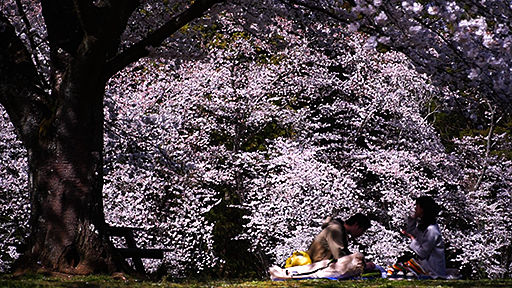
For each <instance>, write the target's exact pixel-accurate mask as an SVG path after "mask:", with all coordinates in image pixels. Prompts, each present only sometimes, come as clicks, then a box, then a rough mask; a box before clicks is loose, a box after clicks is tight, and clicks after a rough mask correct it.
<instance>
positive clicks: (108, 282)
mask: <svg viewBox="0 0 512 288" xmlns="http://www.w3.org/2000/svg"><path fill="white" fill-rule="evenodd" d="M0 287H66V288H68V287H69V288H75V287H76V288H80V287H155V288H156V287H170V288H171V287H172V288H188V287H212V288H213V287H219V288H230V287H248V288H262V287H275V288H280V287H283V288H287V287H290V288H291V287H293V288H300V287H323V288H328V287H329V288H335V287H354V288H356V287H374V288H383V287H512V280H510V279H509V280H450V281H442V280H438V281H433V280H428V281H425V280H417V281H408V280H400V281H397V280H394V281H393V280H387V279H376V280H342V281H333V280H324V279H319V280H291V281H277V282H272V281H269V280H265V281H263V280H235V279H232V280H197V279H194V280H188V279H185V280H184V279H180V280H163V281H158V282H152V281H148V280H139V279H134V278H128V279H126V278H124V277H123V276H118V277H110V276H87V277H67V276H61V277H56V276H43V275H33V276H23V277H12V276H11V275H9V274H0Z"/></svg>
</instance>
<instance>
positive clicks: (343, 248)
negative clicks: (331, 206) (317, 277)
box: [307, 213, 375, 270]
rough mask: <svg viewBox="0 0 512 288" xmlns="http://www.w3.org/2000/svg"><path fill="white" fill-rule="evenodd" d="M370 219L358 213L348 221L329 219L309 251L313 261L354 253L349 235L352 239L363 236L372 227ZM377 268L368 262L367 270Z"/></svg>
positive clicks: (337, 257)
mask: <svg viewBox="0 0 512 288" xmlns="http://www.w3.org/2000/svg"><path fill="white" fill-rule="evenodd" d="M370 226H371V223H370V219H368V217H366V215H364V214H361V213H357V214H355V215H354V216H352V217H350V218H349V219H348V220H347V221H343V220H341V219H328V221H326V222H325V223H324V224H323V225H322V232H320V234H318V235H317V236H316V237H315V239H314V240H313V243H311V245H310V247H309V250H308V251H307V253H308V255H309V257H310V258H311V261H312V262H313V263H315V262H318V261H321V260H326V259H339V258H341V257H343V256H345V255H350V254H352V253H351V252H350V251H349V250H348V241H349V238H348V235H350V237H351V238H352V239H355V238H357V237H359V236H361V235H362V234H363V233H364V232H365V231H366V230H367V229H368V228H370ZM373 269H375V264H373V263H372V262H368V263H366V264H365V270H373Z"/></svg>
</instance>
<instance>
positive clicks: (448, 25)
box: [0, 0, 511, 277]
mask: <svg viewBox="0 0 512 288" xmlns="http://www.w3.org/2000/svg"><path fill="white" fill-rule="evenodd" d="M41 2H42V3H41V5H40V4H39V3H38V2H37V1H14V2H13V1H7V0H6V1H2V9H1V10H0V25H1V26H0V39H2V41H0V43H1V44H0V53H1V54H0V56H2V57H1V61H0V77H1V78H2V79H1V81H0V83H1V84H0V85H1V86H0V87H2V88H1V89H0V102H1V103H2V105H3V106H4V108H5V110H6V111H7V113H8V115H9V119H10V121H11V122H12V123H13V124H14V127H15V130H16V132H17V135H18V138H19V139H20V141H21V143H22V144H23V146H24V148H25V149H26V151H27V157H28V163H27V165H28V166H27V167H28V168H26V169H27V171H28V179H27V181H28V194H29V195H30V201H31V202H30V206H31V214H30V221H29V226H30V237H28V238H27V239H28V243H27V244H28V248H27V250H26V253H24V255H23V257H22V258H20V260H19V261H18V262H17V264H18V266H17V269H16V271H20V272H21V271H24V270H33V271H59V272H65V273H71V274H88V273H93V272H112V271H116V270H124V271H128V270H130V268H129V267H128V266H127V265H126V263H124V261H122V259H121V258H120V257H119V255H117V254H116V253H115V252H114V250H113V246H112V244H111V243H110V241H109V239H108V235H107V233H106V223H105V214H104V213H105V211H104V210H105V209H104V208H105V207H106V208H108V209H107V210H106V211H107V212H106V213H107V217H106V218H107V220H108V221H109V223H111V224H123V223H127V221H131V222H130V223H133V224H135V225H139V226H142V227H146V228H148V229H149V230H151V229H153V231H154V232H155V233H158V234H161V235H165V237H164V239H165V240H164V241H163V242H161V243H160V244H161V245H165V246H172V247H175V249H176V250H175V251H176V252H173V253H172V254H171V255H168V256H166V257H168V258H167V259H166V263H167V264H168V265H169V267H170V269H171V270H179V269H182V267H183V266H184V265H185V266H186V265H188V264H187V263H188V262H189V260H190V259H191V258H193V259H195V260H197V261H196V264H194V265H195V266H194V265H192V266H189V267H188V269H191V270H194V269H195V270H198V269H203V268H204V267H207V266H210V265H213V264H214V263H221V264H222V260H218V259H216V257H215V255H213V254H212V253H208V251H211V250H212V248H213V247H214V241H213V240H212V239H213V238H214V237H213V236H212V234H213V232H212V231H213V230H214V229H215V225H214V224H213V223H212V222H208V217H207V216H206V215H207V214H208V212H210V211H212V209H214V208H215V207H221V206H220V204H222V203H223V204H226V203H228V204H230V205H233V204H235V205H236V207H237V208H239V209H247V210H248V211H251V213H252V214H250V215H246V217H248V218H247V220H248V224H247V226H246V227H247V229H248V230H247V231H246V233H245V235H240V237H241V238H243V237H250V238H252V239H254V241H253V249H255V251H259V252H260V255H270V256H272V257H274V259H277V260H281V259H282V258H283V257H284V255H285V254H286V252H285V251H287V250H288V249H290V248H291V247H292V246H295V247H297V246H303V245H304V243H306V242H307V241H308V239H309V238H308V237H309V236H311V235H312V234H313V233H314V232H315V229H317V228H316V226H315V223H318V222H319V221H320V218H322V217H324V216H325V214H340V215H341V216H347V215H349V214H350V213H352V212H355V210H362V211H365V212H368V213H372V214H373V215H374V216H375V218H376V219H380V220H379V221H378V224H376V225H375V226H374V227H376V228H378V229H375V228H374V232H373V235H372V236H373V238H370V239H363V240H362V244H363V245H364V246H366V247H368V248H366V251H365V252H368V253H369V254H370V256H371V257H373V258H374V260H376V261H380V262H383V263H387V262H390V261H392V260H393V257H396V255H397V254H398V253H399V252H400V251H401V250H400V249H401V248H400V247H403V246H404V245H402V244H404V243H403V240H399V239H396V238H397V233H396V232H394V231H395V229H396V228H397V227H398V226H399V225H400V224H399V223H401V221H402V220H403V219H402V218H403V217H404V216H405V215H407V214H408V212H409V211H408V209H409V207H410V206H411V205H412V200H411V198H410V196H415V195H419V194H421V193H430V194H433V195H434V196H436V198H437V200H438V201H439V202H440V203H442V205H443V207H444V208H445V211H447V212H446V213H447V214H445V215H444V216H445V217H443V218H442V221H444V222H442V224H443V225H445V228H446V229H445V230H446V238H447V239H448V240H449V241H450V244H452V243H453V246H454V249H458V247H463V245H464V244H465V243H472V244H474V243H481V244H482V245H480V246H478V247H479V248H478V249H477V251H478V253H480V252H482V253H481V255H486V256H489V257H488V258H487V259H489V260H488V261H490V262H488V263H486V264H484V265H483V268H482V267H479V266H478V265H479V264H478V263H477V262H478V261H477V260H478V258H477V257H476V256H475V257H472V256H470V254H469V253H470V251H467V250H464V249H462V248H460V249H462V252H461V251H458V252H457V253H459V257H460V260H461V261H462V262H464V263H468V264H470V265H473V267H475V269H477V270H478V269H483V270H486V269H487V270H488V271H487V270H486V272H485V273H486V275H494V276H493V277H495V276H496V275H506V274H507V273H510V272H507V271H510V268H509V267H510V257H509V256H506V255H510V253H509V249H510V248H509V247H510V243H509V242H507V240H506V239H510V237H508V236H507V235H508V234H506V233H509V232H507V231H509V229H508V228H507V227H508V226H506V223H507V222H500V221H495V220H492V219H491V218H490V216H486V215H485V213H484V212H485V211H489V210H485V211H484V209H482V205H489V204H490V203H495V202H493V201H492V200H490V199H493V198H492V197H496V198H497V197H498V196H499V197H500V198H502V199H504V201H506V199H509V198H507V197H509V195H510V188H509V186H508V184H509V182H507V181H508V180H503V181H500V182H499V183H500V184H499V185H498V186H499V187H498V186H493V185H494V184H493V183H494V182H493V179H497V178H498V177H499V175H509V171H508V170H507V168H506V167H507V166H499V165H495V164H494V163H499V162H500V161H498V160H496V159H499V158H492V157H493V155H491V154H490V153H486V154H485V157H484V159H485V161H484V162H482V163H479V162H478V163H479V165H482V166H481V167H484V168H485V169H483V168H482V169H480V170H478V171H477V172H478V173H475V172H474V171H472V169H473V168H472V165H473V164H467V165H466V164H462V163H464V162H463V161H462V160H460V158H458V157H457V156H458V154H453V155H450V154H445V153H443V149H444V147H443V146H442V145H441V142H440V141H439V139H438V138H437V135H436V133H435V131H434V130H433V129H432V127H431V126H429V125H428V123H427V122H426V121H425V119H426V117H427V116H428V113H429V112H430V111H428V110H426V109H425V107H428V105H429V100H430V99H432V96H436V97H437V94H442V93H446V94H452V93H454V92H458V93H460V94H464V93H468V91H469V92H471V91H474V90H475V88H476V87H478V90H479V93H480V95H481V96H482V97H483V98H484V99H488V101H489V102H490V103H492V104H493V105H497V106H500V107H503V109H509V107H510V99H509V95H508V91H510V81H509V79H510V68H509V66H508V65H509V64H508V63H510V62H511V61H509V60H510V59H509V57H510V36H509V33H508V29H509V25H510V21H508V16H509V14H510V10H511V7H510V3H508V2H506V1H484V2H481V1H480V2H474V3H473V2H471V3H468V2H467V1H451V2H441V1H430V2H427V3H425V2H424V1H421V3H420V1H387V2H384V1H371V2H367V1H354V2H350V1H348V2H345V1H295V0H291V1H285V0H282V1H226V2H225V3H223V4H222V5H215V4H216V3H217V2H220V1H208V0H204V1H194V2H193V3H189V2H187V1H168V2H167V1H163V2H161V1H142V2H139V1H64V0H62V1H59V2H50V1H41ZM28 7H30V9H28ZM207 11H209V13H208V14H206V16H204V17H203V14H204V13H206V12H207ZM196 20H198V21H199V20H200V21H202V22H201V24H199V25H197V22H194V21H196ZM340 25H342V26H345V25H350V28H351V29H352V30H353V31H356V30H359V31H364V32H366V33H368V34H371V35H372V36H371V37H369V38H367V40H365V41H366V44H365V45H364V46H365V48H376V49H377V50H379V51H387V50H396V51H399V52H401V53H403V54H404V55H407V57H408V58H409V60H410V61H411V62H405V60H404V59H402V58H401V57H403V56H401V55H402V54H396V53H389V54H388V53H386V54H385V55H384V56H382V55H381V56H382V58H379V59H378V60H375V59H377V58H378V56H375V55H377V54H367V52H363V51H360V50H358V49H360V48H361V46H362V43H361V42H357V41H356V42H357V44H354V45H356V46H357V48H350V49H347V50H346V51H345V52H344V51H343V49H344V47H346V45H348V44H347V42H348V40H349V37H356V38H357V36H353V35H350V34H348V33H347V32H345V30H344V29H342V27H340ZM219 31H222V33H227V34H229V35H230V37H232V38H231V40H230V41H227V40H226V39H223V38H222V37H219V36H220V35H219V33H220V32H219ZM261 35H264V36H263V37H258V36H261ZM171 36H172V37H171ZM268 36H270V37H268ZM237 37H238V38H237ZM247 39H250V41H246V40H247ZM262 39H263V40H262ZM341 40H344V41H346V42H344V41H341ZM259 41H267V42H266V43H263V42H259ZM270 44H271V45H270ZM230 47H232V48H231V49H229V48H230ZM226 48H227V49H226ZM347 51H348V52H347ZM365 51H366V50H365ZM207 52H208V53H207ZM209 53H212V54H209ZM365 53H366V54H365ZM147 56H150V58H149V59H153V60H149V61H147V62H144V61H141V62H137V61H139V60H140V59H141V58H145V57H147ZM155 59H157V60H156V61H154V60H155ZM454 59H455V60H454ZM189 60H194V61H195V62H188V61H189ZM377 63H379V64H377ZM408 63H412V64H413V65H414V67H415V68H416V70H417V71H418V72H420V73H427V74H428V75H429V76H430V78H427V77H425V76H424V75H421V74H415V73H412V72H411V70H410V69H409V67H408V66H407V65H408ZM263 64H266V65H263ZM386 65H387V66H386ZM155 66H156V67H155ZM375 66H376V67H379V68H378V69H374V67H375ZM148 67H149V68H148ZM159 69H163V71H159ZM166 69H167V70H166ZM147 70H151V71H150V72H147ZM171 71H172V72H171ZM142 72H146V73H142ZM133 75H137V76H140V77H148V79H144V78H139V79H134V78H133V77H132V76H133ZM369 75H371V76H369ZM404 75H407V78H404V77H402V78H401V77H399V76H404ZM173 77H174V78H173ZM168 78H170V79H168ZM370 78H371V79H373V80H374V81H373V82H372V81H370ZM171 80H173V81H171ZM430 81H433V82H432V84H434V85H435V86H437V87H443V86H448V87H449V88H450V89H451V91H452V92H446V91H443V90H436V88H435V87H434V86H433V85H431V84H430ZM155 82H157V83H155ZM137 85H138V86H137ZM106 87H107V89H106ZM397 87H399V88H400V89H397ZM141 90H142V91H141ZM363 91H364V92H365V93H362V92H363ZM440 91H441V92H440ZM135 92H137V93H135ZM432 93H434V95H433V94H432ZM178 96H181V97H183V96H185V97H186V98H180V97H178ZM439 98H442V96H439ZM184 111H186V112H185V113H184ZM104 119H106V120H107V123H108V125H107V126H106V127H107V130H104ZM155 127H158V129H154V128H155ZM164 131H165V133H161V132H164ZM280 133H281V134H283V133H284V134H287V135H279V134H280ZM489 134H492V133H489ZM6 135H8V136H5V137H11V138H12V134H6ZM9 135H10V136H9ZM104 135H107V136H106V138H105V139H106V143H104V141H103V140H104V138H103V137H104ZM500 135H501V136H500V137H506V134H500ZM489 138H491V137H489ZM130 139H131V140H130ZM268 140H270V141H269V142H267V141H268ZM461 141H466V142H460V143H462V145H461V146H464V147H468V149H469V150H471V149H473V148H471V147H474V149H478V148H479V146H472V145H470V143H471V140H470V139H466V140H461ZM10 142H12V140H9V143H10ZM6 143H7V142H6ZM16 147H17V146H13V148H12V150H13V151H14V152H13V154H11V155H10V156H9V155H7V154H4V156H2V157H9V159H12V160H10V161H9V163H10V164H8V165H13V164H12V163H14V167H16V169H15V170H12V169H11V170H9V169H7V170H6V171H15V172H7V173H10V174H5V175H6V176H5V177H6V178H5V179H10V178H7V177H11V178H12V177H14V178H15V179H16V180H15V181H23V179H24V178H22V177H18V176H16V173H19V172H18V171H23V169H24V168H22V166H23V165H22V164H21V163H22V162H18V164H16V161H19V155H22V153H23V150H22V149H21V150H20V149H19V148H16ZM18 147H19V146H18ZM9 149H11V147H10V146H9ZM103 149H105V152H103ZM15 151H18V152H15ZM487 151H489V149H487ZM5 155H7V156H5ZM104 156H105V157H104ZM468 161H469V160H468ZM459 163H460V165H461V166H460V167H462V168H461V169H459V167H458V166H457V164H459ZM466 163H470V162H466ZM474 163H477V162H474ZM484 170H485V171H484ZM482 171H484V172H485V173H483V172H482ZM507 173H508V174H507ZM104 175H106V177H105V187H103V180H104V178H103V176H104ZM466 175H478V176H477V178H476V179H477V180H476V182H475V183H479V184H478V185H475V186H474V187H476V188H477V189H475V192H474V193H473V194H470V195H472V196H471V197H472V198H468V197H466V196H467V195H465V193H464V192H465V191H466V190H465V189H467V187H468V183H471V181H472V180H474V177H470V176H468V178H464V177H466ZM481 175H484V176H481ZM297 176H302V177H303V179H302V178H300V177H297ZM304 179H305V180H306V181H305V180H304ZM468 179H471V181H470V180H468ZM504 179H508V178H507V177H505V178H504ZM13 181H14V179H13ZM18 183H19V182H18ZM23 187H24V186H23V185H20V186H19V187H18V188H16V189H14V190H13V189H12V188H9V189H11V190H10V191H20V192H21V191H24V190H23ZM104 188H105V189H104ZM8 191H9V190H8ZM340 191H343V196H344V197H345V198H344V200H339V199H340ZM25 193H26V192H25ZM318 195H321V197H318ZM487 195H491V196H492V197H490V198H489V199H487V198H486V197H487ZM507 195H508V196H507ZM103 196H104V197H105V198H106V202H105V203H106V205H105V207H104V205H103V199H102V198H103ZM269 197H276V198H275V199H274V198H269ZM8 199H14V198H8ZM228 199H231V200H233V199H235V200H236V202H227V201H226V200H228ZM260 199H267V203H271V205H267V206H265V207H264V208H265V209H261V206H262V205H263V204H262V202H261V201H260ZM475 199H476V200H475ZM130 200H132V201H130ZM349 200H352V201H350V202H349ZM470 200H475V202H474V203H477V204H475V205H477V206H478V207H473V206H470V207H473V208H475V209H473V210H468V209H465V208H464V207H466V206H465V205H467V203H468V202H470ZM287 201H288V202H287ZM290 201H291V202H290ZM293 201H298V202H300V203H310V204H309V210H308V211H310V213H311V214H310V213H304V214H305V215H304V217H301V219H296V214H295V215H294V216H295V218H294V217H292V216H291V215H293V213H295V212H294V210H293V209H294V207H292V206H288V205H289V203H294V202H293ZM315 201H319V203H322V204H324V203H325V205H324V206H322V207H323V208H322V209H317V210H314V211H313V210H312V209H313V208H312V205H313V203H315ZM127 202H128V203H129V204H127ZM13 203H14V202H10V204H9V205H7V206H5V207H10V206H11V205H14V204H13ZM21 203H22V202H20V205H22V204H21ZM23 203H24V204H23V205H26V204H25V203H26V202H23ZM287 203H288V204H287ZM354 203H356V204H354ZM496 203H505V202H496ZM155 205H156V208H154V207H153V206H155ZM228 206H229V205H228ZM226 207H227V206H226ZM279 207H282V208H283V209H282V210H280V208H279ZM493 207H494V206H493ZM503 207H504V206H503V205H502V204H496V207H494V208H496V211H500V213H501V214H500V215H505V214H503V213H507V212H508V211H507V210H506V209H505V208H503ZM259 209H261V210H259ZM110 211H113V212H112V214H108V213H110ZM128 211H129V212H128ZM133 211H137V212H138V213H133ZM478 211H480V212H481V213H480V212H478ZM502 212H503V213H502ZM482 213H483V214H482ZM471 217H476V218H471ZM478 217H480V218H478ZM18 219H23V217H22V216H20V218H18ZM471 219H479V221H478V225H477V228H474V227H473V226H472V225H470V226H471V229H473V228H474V229H476V230H474V231H473V230H468V229H465V228H464V229H462V228H460V227H458V226H457V223H460V222H470V220H471ZM504 219H508V218H504ZM13 221H14V220H13ZM16 221H23V220H16ZM283 221H285V222H286V223H281V222H283ZM263 224H267V225H276V226H275V227H280V228H282V229H280V230H279V231H278V233H277V234H276V235H270V234H271V232H272V231H270V230H269V228H265V227H263V226H264V225H263ZM280 224H281V226H280ZM285 224H286V225H285ZM305 227H309V228H305ZM489 227H491V228H489ZM492 227H497V228H496V229H495V228H492ZM169 228H170V229H169ZM270 228H271V227H270ZM485 229H491V231H496V232H499V233H501V234H499V235H501V236H503V237H501V236H500V237H497V238H496V241H495V242H493V244H492V245H488V246H485V245H484V244H486V243H487V242H485V241H483V240H481V239H483V238H482V237H483V235H484V234H482V233H483V232H482V231H485ZM493 229H494V230H493ZM164 231H168V232H164ZM177 231H181V232H177ZM468 231H473V232H475V234H474V235H475V237H474V239H469V240H468V239H466V238H464V237H461V235H462V234H463V233H466V232H468ZM477 232H478V233H477ZM298 233H305V234H298ZM290 234H293V235H296V236H293V237H291V236H290ZM151 236H152V235H150V234H148V235H145V236H143V237H142V238H143V241H145V243H147V244H155V243H157V242H155V241H154V240H152V238H151ZM507 237H508V238H507ZM458 239H463V240H462V241H458ZM457 241H458V242H457ZM464 241H467V242H464ZM478 241H480V242H478ZM382 243H386V244H382ZM390 245H391V246H390ZM165 246H164V247H165ZM272 247H277V248H275V249H276V250H273V248H272ZM474 247H476V246H474ZM484 248H485V249H487V250H485V249H484ZM177 251H180V253H182V254H179V253H178V252H177ZM184 251H185V253H184ZM198 251H199V252H198ZM204 251H207V252H206V253H204ZM503 251H505V252H503ZM507 251H508V252H507ZM502 252H503V253H502ZM475 253H476V252H475ZM507 253H508V254H507ZM178 254H179V255H178ZM180 255H182V256H180ZM475 255H476V254H475ZM499 256H503V259H498V260H497V257H499ZM496 263H498V264H496ZM507 263H508V264H507ZM507 265H508V266H507ZM500 269H501V270H500Z"/></svg>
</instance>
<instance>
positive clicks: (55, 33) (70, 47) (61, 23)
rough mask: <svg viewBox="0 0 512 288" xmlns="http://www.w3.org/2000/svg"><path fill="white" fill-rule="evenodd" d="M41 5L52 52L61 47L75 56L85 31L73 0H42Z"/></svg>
mask: <svg viewBox="0 0 512 288" xmlns="http://www.w3.org/2000/svg"><path fill="white" fill-rule="evenodd" d="M41 5H42V7H43V16H44V20H45V23H46V29H47V31H48V40H49V43H50V49H51V50H52V52H53V53H55V52H57V51H58V50H59V48H61V49H62V50H64V51H66V52H68V53H69V54H71V55H73V56H74V55H76V51H77V49H78V46H80V43H82V39H83V36H84V31H83V29H82V26H81V24H80V21H79V20H78V17H77V14H76V9H75V5H74V4H73V1H72V0H41ZM52 61H53V59H52Z"/></svg>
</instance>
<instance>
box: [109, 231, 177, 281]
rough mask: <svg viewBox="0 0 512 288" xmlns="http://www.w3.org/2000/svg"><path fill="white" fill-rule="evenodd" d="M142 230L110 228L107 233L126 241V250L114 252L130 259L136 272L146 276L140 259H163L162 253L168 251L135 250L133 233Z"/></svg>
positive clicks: (117, 249) (121, 249) (118, 249)
mask: <svg viewBox="0 0 512 288" xmlns="http://www.w3.org/2000/svg"><path fill="white" fill-rule="evenodd" d="M143 230H144V229H142V228H135V227H114V226H110V227H109V228H108V232H109V234H110V236H118V237H124V239H125V240H126V246H128V248H116V251H118V252H119V254H121V256H123V257H124V258H132V261H133V265H134V266H135V269H136V270H137V272H139V273H142V274H146V270H145V269H144V264H142V258H152V259H163V258H164V252H166V251H169V250H168V249H140V248H137V244H136V243H135V237H134V234H133V231H143Z"/></svg>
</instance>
